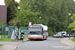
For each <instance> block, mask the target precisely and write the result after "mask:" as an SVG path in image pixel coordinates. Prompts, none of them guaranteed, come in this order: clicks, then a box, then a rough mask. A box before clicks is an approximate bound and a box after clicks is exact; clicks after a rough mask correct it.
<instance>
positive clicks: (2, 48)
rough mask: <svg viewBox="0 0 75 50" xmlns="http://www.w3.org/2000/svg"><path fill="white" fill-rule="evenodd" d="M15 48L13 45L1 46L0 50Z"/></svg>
mask: <svg viewBox="0 0 75 50" xmlns="http://www.w3.org/2000/svg"><path fill="white" fill-rule="evenodd" d="M15 47H16V46H15V45H3V46H2V47H0V50H15V49H16V48H15Z"/></svg>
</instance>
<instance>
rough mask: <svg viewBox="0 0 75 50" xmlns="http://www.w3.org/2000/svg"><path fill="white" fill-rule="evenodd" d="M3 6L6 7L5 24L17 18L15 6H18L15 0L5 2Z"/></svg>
mask: <svg viewBox="0 0 75 50" xmlns="http://www.w3.org/2000/svg"><path fill="white" fill-rule="evenodd" d="M5 5H6V6H7V22H10V20H12V19H13V18H15V17H17V6H18V5H19V4H18V3H17V2H15V0H5ZM12 22H13V21H12ZM10 23H11V22H10Z"/></svg>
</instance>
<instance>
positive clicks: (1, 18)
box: [0, 5, 7, 22]
mask: <svg viewBox="0 0 75 50" xmlns="http://www.w3.org/2000/svg"><path fill="white" fill-rule="evenodd" d="M0 22H7V6H5V5H0Z"/></svg>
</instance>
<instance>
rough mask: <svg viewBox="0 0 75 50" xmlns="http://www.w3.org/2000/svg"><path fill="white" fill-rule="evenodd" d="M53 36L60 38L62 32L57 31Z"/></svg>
mask: <svg viewBox="0 0 75 50" xmlns="http://www.w3.org/2000/svg"><path fill="white" fill-rule="evenodd" d="M53 37H57V38H60V37H61V38H62V37H63V34H62V33H61V32H57V33H56V34H54V35H53Z"/></svg>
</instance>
